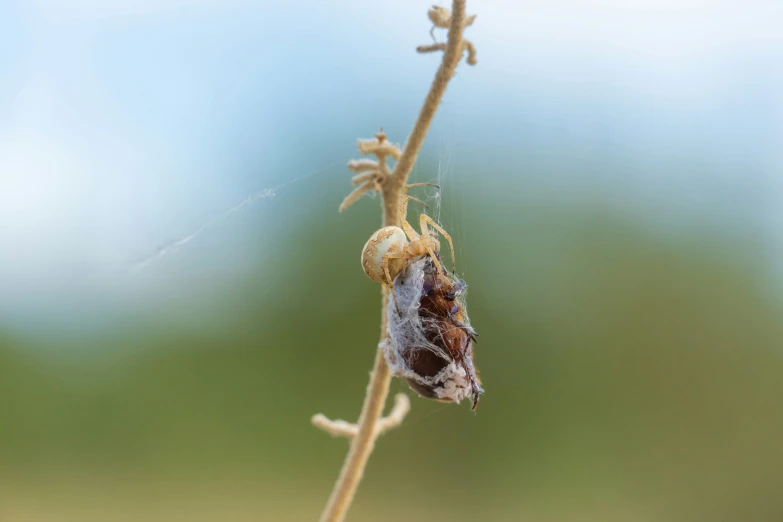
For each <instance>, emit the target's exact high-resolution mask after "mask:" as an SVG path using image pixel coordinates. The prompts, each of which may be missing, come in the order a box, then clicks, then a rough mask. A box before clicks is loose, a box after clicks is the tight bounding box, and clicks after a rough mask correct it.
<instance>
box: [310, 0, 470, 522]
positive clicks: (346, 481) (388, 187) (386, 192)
mask: <svg viewBox="0 0 783 522" xmlns="http://www.w3.org/2000/svg"><path fill="white" fill-rule="evenodd" d="M464 19H465V0H453V5H452V15H451V26H450V27H449V33H448V42H447V46H446V50H445V52H444V53H443V61H442V62H441V65H440V67H439V68H438V71H437V73H435V79H434V80H433V82H432V85H431V86H430V90H429V93H427V97H426V99H425V100H424V105H423V106H422V108H421V111H420V112H419V117H418V118H417V119H416V123H415V125H414V126H413V131H412V132H411V135H410V137H409V138H408V142H407V143H406V144H405V149H404V150H403V152H402V155H401V156H400V159H399V160H398V161H397V165H396V166H395V168H394V172H392V174H391V175H389V176H387V177H386V180H385V183H384V184H383V186H382V187H381V188H382V192H381V194H382V197H383V225H384V226H392V225H393V226H399V223H400V217H401V216H400V196H401V194H402V187H403V186H404V185H405V182H406V181H407V179H408V175H409V174H410V172H411V169H412V168H413V164H414V163H415V162H416V157H417V156H418V154H419V150H420V149H421V145H422V143H423V142H424V136H425V135H426V134H427V129H429V126H430V123H431V122H432V118H433V117H434V116H435V111H436V110H437V108H438V105H439V104H440V101H441V99H442V98H443V93H444V92H445V91H446V85H447V84H448V82H449V80H450V79H451V78H452V76H454V70H455V69H456V67H457V63H459V59H460V57H461V55H462V30H463V29H464ZM382 294H383V298H382V299H383V304H382V307H381V341H383V340H384V339H385V338H386V336H387V333H386V329H387V325H386V312H387V308H388V305H389V303H388V295H387V292H386V289H385V287H384V288H383V289H382ZM390 382H391V374H390V372H389V367H388V366H387V365H386V361H385V360H384V356H383V351H382V350H380V349H379V350H378V351H377V352H376V354H375V364H374V366H373V370H372V373H371V374H370V382H369V384H368V385H367V395H366V396H365V398H364V405H363V406H362V412H361V414H360V415H359V421H358V423H357V424H358V431H357V433H356V436H355V437H354V438H353V440H352V441H351V449H350V450H349V451H348V455H347V456H346V458H345V462H344V463H343V467H342V469H341V470H340V476H339V477H338V478H337V482H336V483H335V485H334V489H333V490H332V495H331V497H329V502H328V503H327V504H326V508H325V509H324V512H323V513H322V514H321V519H320V520H321V522H342V520H344V518H345V514H346V513H347V512H348V508H349V507H350V505H351V501H352V500H353V496H354V494H355V493H356V488H357V487H358V486H359V481H360V480H361V478H362V475H363V473H364V468H365V466H366V465H367V459H368V458H369V457H370V454H371V453H372V450H373V448H374V447H375V439H376V429H375V427H376V424H377V422H378V419H379V418H380V417H381V413H382V412H383V406H384V404H385V403H386V397H387V396H388V394H389V384H390Z"/></svg>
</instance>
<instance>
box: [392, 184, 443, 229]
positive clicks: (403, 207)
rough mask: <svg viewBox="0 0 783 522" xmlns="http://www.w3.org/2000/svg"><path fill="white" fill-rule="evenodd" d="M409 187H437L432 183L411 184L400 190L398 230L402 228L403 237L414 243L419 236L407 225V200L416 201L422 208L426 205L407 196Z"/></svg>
mask: <svg viewBox="0 0 783 522" xmlns="http://www.w3.org/2000/svg"><path fill="white" fill-rule="evenodd" d="M411 187H437V185H435V184H433V183H411V184H410V185H405V186H404V187H403V189H402V197H401V198H400V221H401V223H400V228H402V230H403V231H404V232H405V235H406V236H408V240H409V241H414V240H416V239H419V234H417V233H416V231H415V230H414V229H413V227H412V226H411V224H410V223H408V200H409V199H412V200H414V201H418V202H419V203H422V204H423V205H424V206H426V204H425V203H424V202H423V201H421V200H419V199H416V198H414V197H413V196H409V195H408V189H409V188H411Z"/></svg>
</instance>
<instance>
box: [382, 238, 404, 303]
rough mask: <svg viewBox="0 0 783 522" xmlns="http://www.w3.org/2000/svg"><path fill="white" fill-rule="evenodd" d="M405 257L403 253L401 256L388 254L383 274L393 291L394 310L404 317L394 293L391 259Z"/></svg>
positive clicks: (384, 258)
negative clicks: (390, 269)
mask: <svg viewBox="0 0 783 522" xmlns="http://www.w3.org/2000/svg"><path fill="white" fill-rule="evenodd" d="M404 257H405V256H404V254H403V253H402V252H401V253H399V254H392V253H389V254H386V255H385V256H383V273H384V274H385V275H386V281H388V282H387V284H388V285H389V288H390V289H391V294H392V299H394V308H396V309H397V315H399V316H400V317H402V314H401V313H400V305H399V304H398V303H397V294H395V293H394V279H392V276H391V273H390V272H389V260H391V259H403V258H404Z"/></svg>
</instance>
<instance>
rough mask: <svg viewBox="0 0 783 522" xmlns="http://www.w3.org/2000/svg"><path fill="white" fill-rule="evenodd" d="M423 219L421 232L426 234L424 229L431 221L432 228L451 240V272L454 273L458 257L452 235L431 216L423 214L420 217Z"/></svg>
mask: <svg viewBox="0 0 783 522" xmlns="http://www.w3.org/2000/svg"><path fill="white" fill-rule="evenodd" d="M419 219H420V221H421V233H422V234H424V230H425V228H426V227H427V224H428V223H429V224H430V225H432V228H434V229H435V230H437V231H438V232H440V234H441V235H442V236H443V238H444V239H445V240H446V241H448V242H449V249H451V272H452V273H454V272H455V270H456V269H457V258H456V257H455V256H454V243H452V242H451V236H450V235H449V234H448V232H446V231H445V230H443V227H442V226H440V225H438V224H437V223H436V222H435V220H434V219H432V218H431V217H429V216H428V215H427V214H422V215H421V217H420V218H419ZM430 255H432V252H430ZM433 259H434V256H433Z"/></svg>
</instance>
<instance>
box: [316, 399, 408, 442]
mask: <svg viewBox="0 0 783 522" xmlns="http://www.w3.org/2000/svg"><path fill="white" fill-rule="evenodd" d="M410 409H411V401H410V399H408V396H407V395H405V394H404V393H398V394H397V395H395V396H394V407H393V408H392V409H391V411H390V412H389V414H388V415H386V416H385V417H381V418H380V419H378V422H377V423H376V424H375V437H376V438H377V437H379V436H380V435H383V434H384V433H386V432H387V431H389V430H390V429H392V428H396V427H397V426H399V425H400V424H402V421H403V420H405V416H406V415H407V414H408V412H409V411H410ZM311 422H312V423H313V426H315V427H317V428H321V429H322V430H324V431H325V432H327V433H329V434H330V435H334V436H335V437H348V438H351V437H355V436H356V434H357V433H359V426H358V425H356V424H354V423H352V422H348V421H344V420H342V419H337V420H331V419H329V418H328V417H327V416H326V415H324V414H323V413H318V414H316V415H313V418H312V420H311Z"/></svg>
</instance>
